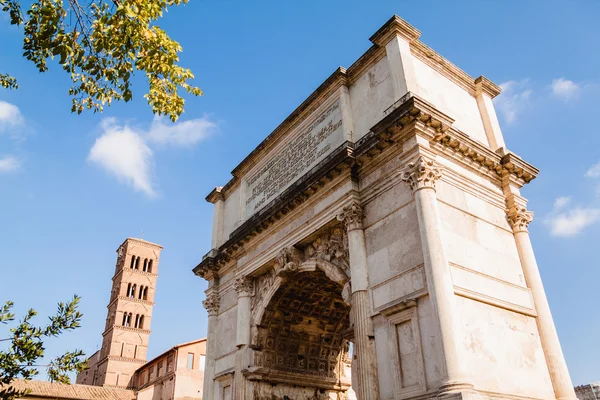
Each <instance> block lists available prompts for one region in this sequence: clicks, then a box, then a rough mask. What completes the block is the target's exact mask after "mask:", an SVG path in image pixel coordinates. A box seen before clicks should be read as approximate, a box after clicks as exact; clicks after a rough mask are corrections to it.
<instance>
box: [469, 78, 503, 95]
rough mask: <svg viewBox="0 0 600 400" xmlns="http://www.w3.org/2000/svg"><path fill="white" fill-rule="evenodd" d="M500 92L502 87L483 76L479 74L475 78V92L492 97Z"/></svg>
mask: <svg viewBox="0 0 600 400" xmlns="http://www.w3.org/2000/svg"><path fill="white" fill-rule="evenodd" d="M501 92H502V88H501V87H500V86H498V85H496V84H495V83H494V82H492V81H490V80H489V79H488V78H486V77H485V76H483V75H481V76H480V77H479V78H477V79H475V94H476V95H479V94H480V93H485V94H486V95H488V96H489V97H491V98H492V99H493V98H494V97H496V96H498V95H499V94H500V93H501Z"/></svg>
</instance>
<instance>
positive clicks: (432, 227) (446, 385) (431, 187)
mask: <svg viewBox="0 0 600 400" xmlns="http://www.w3.org/2000/svg"><path fill="white" fill-rule="evenodd" d="M440 178H441V172H440V170H439V168H438V167H437V164H435V163H434V162H433V161H431V160H427V159H426V158H424V157H423V156H420V157H419V158H418V159H417V161H416V162H414V163H410V164H408V167H407V168H406V170H405V171H403V173H402V180H403V181H404V182H406V183H408V184H409V185H410V187H411V189H412V190H413V194H414V197H415V203H416V209H417V218H418V221H419V234H420V237H421V246H422V248H423V261H424V265H425V274H426V277H427V292H428V295H429V299H430V301H431V304H432V308H433V310H434V315H436V316H437V319H438V321H439V326H438V328H439V334H440V341H441V345H442V350H443V355H444V362H445V368H446V377H445V381H444V382H443V384H442V385H441V387H440V392H441V393H447V392H453V391H458V390H462V389H469V388H472V385H470V384H468V382H467V380H466V374H465V373H464V371H463V368H462V365H461V362H460V359H459V355H458V354H459V352H458V345H459V343H461V341H460V339H459V338H458V337H457V329H456V324H457V322H458V317H457V315H456V312H455V310H454V308H455V307H454V287H453V283H452V275H451V273H450V267H449V265H448V261H447V259H446V254H445V251H444V242H443V238H442V224H441V219H440V213H439V210H438V204H437V195H436V189H435V185H436V181H437V180H438V179H440Z"/></svg>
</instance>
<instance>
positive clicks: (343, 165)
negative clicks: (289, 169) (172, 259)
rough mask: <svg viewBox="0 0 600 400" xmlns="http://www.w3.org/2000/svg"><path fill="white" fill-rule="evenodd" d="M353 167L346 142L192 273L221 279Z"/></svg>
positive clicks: (249, 220) (262, 210)
mask: <svg viewBox="0 0 600 400" xmlns="http://www.w3.org/2000/svg"><path fill="white" fill-rule="evenodd" d="M353 164H354V157H353V147H352V143H350V142H345V143H343V144H342V145H341V146H339V147H338V148H337V149H335V150H334V151H332V152H331V154H329V156H327V157H326V158H325V159H324V160H322V161H321V162H320V163H319V164H317V165H316V166H315V167H314V168H313V169H311V170H310V171H309V172H308V173H307V174H306V175H304V176H303V177H302V178H300V179H299V180H298V181H296V182H295V183H294V184H292V185H291V186H290V187H289V188H287V189H286V190H284V191H283V192H282V193H281V194H280V195H279V196H277V197H276V198H275V199H273V200H272V201H271V202H270V203H269V204H267V205H266V206H265V207H264V208H263V209H261V210H260V211H259V212H257V213H256V214H254V215H252V216H251V217H250V218H249V219H248V220H246V221H245V222H244V223H243V224H242V225H241V226H240V227H239V228H237V229H236V230H235V231H233V232H232V233H231V234H230V236H229V240H227V241H226V242H225V243H224V244H223V245H221V246H220V247H219V249H213V250H211V251H210V252H209V253H207V254H206V255H205V256H204V257H203V258H202V261H201V262H200V263H199V264H198V265H197V266H196V267H195V268H194V269H193V270H192V271H193V272H194V274H195V275H197V276H200V277H201V278H204V279H207V280H211V279H213V278H215V277H218V271H219V269H220V268H221V267H222V266H224V265H226V264H227V263H228V262H230V261H231V260H232V259H234V258H235V257H236V255H237V254H238V253H239V252H240V251H242V250H243V247H244V245H245V244H246V243H248V242H249V241H250V240H251V239H252V238H253V237H255V236H257V235H260V234H261V233H262V232H264V231H265V230H266V229H268V228H269V227H270V226H271V225H273V224H274V223H276V222H277V221H279V220H281V219H282V218H284V217H285V216H286V215H287V214H288V213H289V212H290V211H292V210H294V209H295V208H296V207H299V206H300V205H301V204H303V203H304V202H305V201H306V200H308V199H309V198H310V197H312V196H313V195H314V194H315V193H316V192H318V191H320V190H321V189H322V188H323V187H325V185H326V184H327V183H329V182H331V181H333V180H334V179H336V178H337V177H338V176H340V175H341V174H342V173H344V171H347V170H348V169H349V168H350V167H351V165H353Z"/></svg>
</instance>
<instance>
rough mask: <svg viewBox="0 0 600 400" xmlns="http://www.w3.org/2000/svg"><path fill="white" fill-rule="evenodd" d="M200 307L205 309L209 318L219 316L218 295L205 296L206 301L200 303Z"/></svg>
mask: <svg viewBox="0 0 600 400" xmlns="http://www.w3.org/2000/svg"><path fill="white" fill-rule="evenodd" d="M202 305H203V306H204V308H206V311H207V312H208V316H209V317H212V316H215V315H217V314H219V306H220V305H221V300H220V299H219V295H218V294H216V293H211V294H209V295H207V296H206V300H204V301H203V302H202Z"/></svg>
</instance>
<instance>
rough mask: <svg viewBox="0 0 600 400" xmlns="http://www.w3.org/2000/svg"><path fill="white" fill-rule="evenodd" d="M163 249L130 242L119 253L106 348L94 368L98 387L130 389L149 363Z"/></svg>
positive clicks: (130, 240)
mask: <svg viewBox="0 0 600 400" xmlns="http://www.w3.org/2000/svg"><path fill="white" fill-rule="evenodd" d="M161 250H162V246H159V245H157V244H155V243H151V242H148V241H145V240H141V239H134V238H127V239H126V240H125V241H124V242H123V243H122V244H121V245H120V246H119V248H118V249H117V254H118V257H117V264H116V267H115V275H114V276H113V278H112V281H113V283H112V291H111V296H110V300H109V303H108V307H107V308H108V314H107V317H106V326H105V329H104V333H103V334H102V348H101V350H100V353H99V354H98V355H97V357H96V358H95V360H97V364H96V366H95V368H94V366H92V365H90V366H89V367H90V370H91V371H90V372H92V373H93V375H94V376H93V380H92V379H90V381H89V383H88V384H92V385H95V386H118V387H127V386H129V384H130V380H131V377H132V376H133V373H134V372H135V370H136V369H138V368H139V367H140V366H142V365H143V364H144V363H145V362H146V352H147V349H148V340H149V337H150V324H151V321H152V307H153V306H154V292H155V289H156V280H157V278H158V263H159V259H160V252H161Z"/></svg>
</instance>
